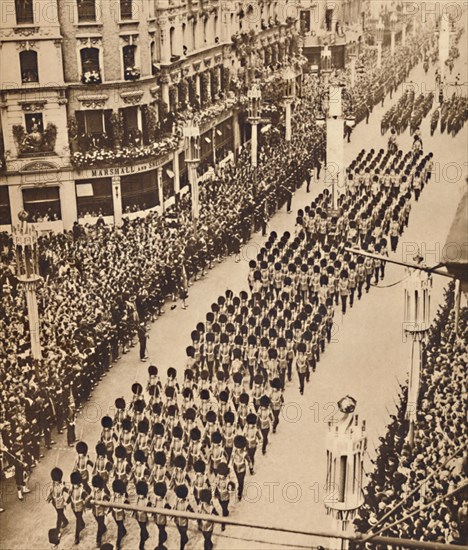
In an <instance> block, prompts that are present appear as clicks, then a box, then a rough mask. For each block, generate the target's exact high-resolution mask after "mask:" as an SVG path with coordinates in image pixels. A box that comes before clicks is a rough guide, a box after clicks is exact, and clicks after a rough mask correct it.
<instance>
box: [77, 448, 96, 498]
mask: <svg viewBox="0 0 468 550" xmlns="http://www.w3.org/2000/svg"><path fill="white" fill-rule="evenodd" d="M75 448H76V453H77V456H76V458H75V464H74V465H73V471H76V472H78V473H79V474H80V477H81V483H82V484H83V487H84V489H85V491H86V492H87V493H88V494H89V493H90V492H91V487H90V486H89V484H88V480H89V470H88V466H91V467H93V466H94V464H93V462H91V460H90V459H89V456H88V445H87V444H86V443H85V442H84V441H78V443H77V444H76V447H75Z"/></svg>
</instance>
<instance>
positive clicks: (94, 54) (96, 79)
mask: <svg viewBox="0 0 468 550" xmlns="http://www.w3.org/2000/svg"><path fill="white" fill-rule="evenodd" d="M80 57H81V82H82V83H83V84H100V83H101V82H102V77H101V69H100V65H99V49H98V48H82V49H81V50H80Z"/></svg>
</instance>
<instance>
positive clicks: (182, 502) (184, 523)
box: [174, 480, 194, 550]
mask: <svg viewBox="0 0 468 550" xmlns="http://www.w3.org/2000/svg"><path fill="white" fill-rule="evenodd" d="M189 482H190V480H189ZM175 494H176V497H177V499H176V503H175V506H174V510H177V511H178V512H193V511H194V510H193V508H192V506H191V505H190V503H189V501H188V499H187V497H188V494H189V490H188V488H187V485H185V484H181V485H177V486H176V488H175ZM174 521H175V524H176V527H177V530H178V531H179V534H180V550H184V548H185V546H186V545H187V543H188V541H189V538H188V535H187V531H188V522H189V520H188V519H187V518H180V517H176V518H175V519H174Z"/></svg>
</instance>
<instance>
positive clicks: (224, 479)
mask: <svg viewBox="0 0 468 550" xmlns="http://www.w3.org/2000/svg"><path fill="white" fill-rule="evenodd" d="M229 472H230V470H229V466H228V465H227V464H226V463H225V462H222V463H221V464H220V465H219V467H218V470H217V472H216V476H215V479H214V482H213V494H214V496H215V498H217V499H218V502H219V505H220V506H221V510H222V514H223V517H224V518H225V517H228V516H229V501H230V498H231V490H232V488H233V486H234V484H233V482H232V481H231V480H230V479H229ZM225 529H226V525H225V524H224V523H223V524H222V525H221V531H224V530H225Z"/></svg>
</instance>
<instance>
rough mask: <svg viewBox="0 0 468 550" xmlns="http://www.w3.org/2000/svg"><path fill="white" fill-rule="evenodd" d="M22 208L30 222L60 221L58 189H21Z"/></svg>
mask: <svg viewBox="0 0 468 550" xmlns="http://www.w3.org/2000/svg"><path fill="white" fill-rule="evenodd" d="M23 206H24V209H25V210H26V212H27V213H28V214H29V220H30V221H31V222H47V221H56V220H61V219H62V211H61V208H60V191H59V188H58V187H41V188H38V187H34V188H32V189H23Z"/></svg>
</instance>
